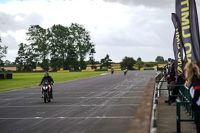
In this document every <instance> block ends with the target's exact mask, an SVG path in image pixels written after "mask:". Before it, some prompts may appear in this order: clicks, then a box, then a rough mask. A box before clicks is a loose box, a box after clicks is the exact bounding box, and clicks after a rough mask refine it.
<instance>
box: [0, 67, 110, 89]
mask: <svg viewBox="0 0 200 133" xmlns="http://www.w3.org/2000/svg"><path fill="white" fill-rule="evenodd" d="M102 73H108V72H103V71H99V72H70V73H69V72H59V73H58V72H52V73H50V74H49V75H50V76H52V77H53V79H54V82H55V83H57V82H64V81H69V80H75V79H82V78H88V77H93V76H98V75H100V74H102ZM43 76H44V73H13V79H7V80H0V92H2V91H9V90H14V89H21V88H27V87H33V86H37V85H39V83H40V82H41V80H42V77H43Z"/></svg>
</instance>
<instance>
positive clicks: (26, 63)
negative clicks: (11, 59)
mask: <svg viewBox="0 0 200 133" xmlns="http://www.w3.org/2000/svg"><path fill="white" fill-rule="evenodd" d="M31 50H32V49H31V48H30V45H27V44H23V43H21V44H20V45H19V50H18V57H17V58H16V60H15V62H16V64H17V69H18V70H20V71H21V70H23V71H32V69H34V68H36V62H37V59H36V58H35V57H36V56H35V55H34V54H32V53H33V52H32V51H31Z"/></svg>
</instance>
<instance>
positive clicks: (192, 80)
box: [184, 62, 200, 133]
mask: <svg viewBox="0 0 200 133" xmlns="http://www.w3.org/2000/svg"><path fill="white" fill-rule="evenodd" d="M184 70H185V79H186V85H187V86H189V91H190V96H191V104H192V110H193V111H194V119H195V124H196V128H197V132H198V133H200V72H199V67H198V66H197V65H196V63H194V62H191V63H187V64H186V65H185V68H184Z"/></svg>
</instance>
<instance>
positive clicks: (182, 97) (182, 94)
mask: <svg viewBox="0 0 200 133" xmlns="http://www.w3.org/2000/svg"><path fill="white" fill-rule="evenodd" d="M163 82H166V81H164V78H162V79H161V80H160V81H156V83H155V90H156V92H155V93H156V94H155V97H156V98H157V97H159V95H160V91H161V90H168V100H169V105H170V104H171V98H172V97H174V96H175V97H178V99H176V118H177V120H176V124H177V126H176V130H177V133H181V122H194V114H193V111H192V108H191V104H190V93H189V89H188V88H187V87H185V86H184V85H183V84H176V85H168V86H167V89H162V88H161V84H162V83H163ZM171 87H180V88H179V91H178V94H177V95H172V92H171ZM181 105H182V106H183V107H184V108H185V109H186V112H187V113H188V115H189V116H191V119H181Z"/></svg>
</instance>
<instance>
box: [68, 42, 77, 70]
mask: <svg viewBox="0 0 200 133" xmlns="http://www.w3.org/2000/svg"><path fill="white" fill-rule="evenodd" d="M65 64H66V67H65V68H64V69H68V70H73V69H74V70H78V69H79V62H78V56H77V54H76V49H75V46H74V45H73V44H71V43H69V44H68V46H67V57H66V60H65Z"/></svg>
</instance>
